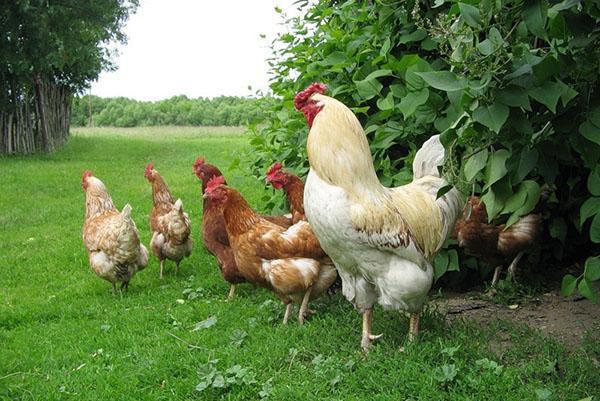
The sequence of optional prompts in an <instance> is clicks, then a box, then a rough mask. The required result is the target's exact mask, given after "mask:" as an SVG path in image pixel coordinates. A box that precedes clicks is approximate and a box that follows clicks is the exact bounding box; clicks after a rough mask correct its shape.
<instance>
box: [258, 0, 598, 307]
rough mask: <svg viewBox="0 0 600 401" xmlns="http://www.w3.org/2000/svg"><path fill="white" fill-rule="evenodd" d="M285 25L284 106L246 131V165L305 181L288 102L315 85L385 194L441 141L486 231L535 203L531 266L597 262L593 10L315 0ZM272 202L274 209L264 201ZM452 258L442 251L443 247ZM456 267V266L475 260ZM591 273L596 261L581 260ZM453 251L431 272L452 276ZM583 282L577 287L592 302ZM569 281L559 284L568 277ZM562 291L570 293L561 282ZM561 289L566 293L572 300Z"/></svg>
mask: <svg viewBox="0 0 600 401" xmlns="http://www.w3.org/2000/svg"><path fill="white" fill-rule="evenodd" d="M300 6H301V7H303V10H305V11H304V13H303V14H302V15H301V16H299V17H296V18H286V22H287V26H288V27H289V32H287V33H285V34H282V35H280V36H279V38H278V39H277V40H276V41H275V43H274V46H273V49H274V51H275V56H274V58H273V60H272V61H271V63H272V65H273V68H272V73H273V75H274V79H273V81H272V84H271V88H272V90H273V92H274V93H275V95H279V96H281V97H282V98H283V101H282V102H279V103H277V104H275V106H274V107H273V108H272V109H271V111H270V115H269V118H268V119H267V120H266V123H265V124H263V125H260V126H259V125H255V126H252V127H251V129H252V131H253V132H254V134H255V135H254V138H253V140H252V144H253V146H254V148H255V149H254V150H255V152H254V166H255V169H256V171H255V172H256V173H258V174H260V173H263V172H264V169H265V168H266V166H268V165H269V164H271V163H272V162H273V161H274V160H278V161H282V162H283V163H284V164H285V165H287V166H288V167H292V168H293V169H295V170H296V171H297V172H298V173H300V174H302V175H304V174H305V173H306V172H307V169H308V161H307V159H306V154H305V142H306V134H307V127H306V124H305V122H304V119H303V116H302V115H301V114H300V113H297V112H295V110H294V109H293V104H292V100H293V96H294V94H295V93H296V92H298V91H299V90H301V89H303V88H304V87H306V86H307V85H308V84H309V83H311V82H313V81H321V82H325V83H326V84H327V85H328V86H329V89H330V95H332V96H334V97H336V98H337V99H339V100H341V101H342V102H344V103H345V104H347V105H348V106H349V107H351V108H352V109H353V110H354V112H355V113H356V114H357V115H358V117H359V119H360V120H361V123H362V124H363V126H364V127H365V131H366V133H367V135H368V136H369V142H370V144H371V151H372V153H373V156H374V160H375V168H376V170H377V173H378V175H379V177H380V179H381V182H382V183H383V184H384V185H400V184H404V183H406V182H408V181H410V179H411V174H410V162H411V161H412V157H413V155H414V152H415V150H416V149H417V148H418V147H419V146H420V144H421V143H422V142H423V141H424V140H425V139H426V138H428V137H429V136H431V135H432V134H435V133H441V134H442V141H443V143H444V146H445V147H446V149H447V150H448V151H449V154H450V157H449V158H448V161H447V163H446V165H445V168H444V170H445V171H444V172H445V174H446V176H447V177H448V178H449V179H450V181H451V182H452V183H453V184H454V185H456V186H457V187H458V188H460V189H461V190H462V191H463V192H465V194H471V193H475V194H481V195H482V198H483V200H484V202H485V204H486V206H487V209H488V211H489V214H490V218H491V219H494V220H495V221H502V222H506V223H507V224H512V223H514V222H515V221H516V220H517V219H518V218H519V217H520V216H523V215H525V214H527V213H530V212H531V211H532V210H533V208H534V206H535V205H536V204H537V203H538V199H539V195H540V186H541V185H543V184H546V185H548V186H549V187H550V188H551V189H552V194H551V196H550V198H549V199H548V200H547V201H546V202H545V203H544V205H543V206H542V213H543V216H544V218H545V222H546V223H547V224H546V229H545V232H544V241H543V242H542V244H541V246H540V248H539V250H538V252H537V253H534V256H535V255H537V258H538V264H539V265H540V266H546V267H545V269H548V267H547V266H549V265H550V266H556V265H561V266H563V265H565V264H566V263H571V262H575V261H581V260H583V259H585V257H587V256H591V255H593V254H597V253H598V246H597V245H596V244H597V243H599V242H600V197H599V196H600V167H599V165H598V159H599V158H600V106H599V103H598V100H597V97H598V89H599V88H600V86H599V78H598V77H599V70H600V50H599V49H600V40H599V37H600V30H599V28H598V27H599V26H600V24H598V22H599V21H598V20H599V19H600V8H599V6H598V5H597V3H595V2H592V1H584V2H582V1H576V0H565V1H562V2H560V3H557V2H552V4H550V3H549V2H547V1H541V0H540V1H525V2H524V1H511V0H493V1H492V0H485V1H464V2H457V1H445V0H435V1H421V2H414V1H406V2H401V1H397V2H384V1H367V0H363V1H358V0H348V1H342V2H337V1H335V2H333V1H325V0H322V1H317V2H316V3H315V4H309V3H308V2H300ZM273 203H274V201H273ZM451 248H452V246H451ZM474 262H475V261H474V260H463V263H461V265H462V266H473V267H476V266H477V264H476V263H474ZM588 265H594V266H595V265H596V264H595V263H588ZM458 269H459V258H458V254H457V253H456V250H453V249H451V250H450V251H447V252H445V253H442V254H441V256H440V257H438V258H437V259H436V276H437V277H438V278H439V277H440V276H441V275H443V274H444V273H445V272H446V271H447V270H458ZM597 276H598V275H597V274H584V275H582V276H581V277H580V278H579V281H577V282H576V285H577V286H578V289H579V291H580V292H581V293H582V294H583V295H585V296H587V297H589V298H594V297H595V292H594V291H592V290H591V288H592V287H591V286H590V282H591V281H592V280H595V279H598V277H597ZM567 281H569V280H567ZM567 284H571V285H570V286H569V285H567V286H566V287H565V288H564V290H565V291H564V293H565V294H566V293H569V292H572V291H573V290H574V288H575V286H574V285H573V284H572V280H571V281H569V282H568V283H567ZM569 290H570V291H569Z"/></svg>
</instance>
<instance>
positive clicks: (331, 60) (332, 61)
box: [320, 52, 348, 66]
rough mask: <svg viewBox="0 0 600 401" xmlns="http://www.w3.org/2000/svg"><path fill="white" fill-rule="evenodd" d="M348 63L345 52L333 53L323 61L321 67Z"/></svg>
mask: <svg viewBox="0 0 600 401" xmlns="http://www.w3.org/2000/svg"><path fill="white" fill-rule="evenodd" d="M347 61H348V56H346V53H344V52H333V53H329V55H327V57H325V59H324V60H323V61H321V63H320V64H321V65H323V66H332V65H336V64H342V63H345V62H347Z"/></svg>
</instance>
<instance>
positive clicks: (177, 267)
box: [175, 261, 181, 277]
mask: <svg viewBox="0 0 600 401" xmlns="http://www.w3.org/2000/svg"><path fill="white" fill-rule="evenodd" d="M179 263H181V261H179V262H177V263H176V264H175V277H177V273H178V272H179Z"/></svg>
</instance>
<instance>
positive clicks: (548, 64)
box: [531, 54, 561, 81]
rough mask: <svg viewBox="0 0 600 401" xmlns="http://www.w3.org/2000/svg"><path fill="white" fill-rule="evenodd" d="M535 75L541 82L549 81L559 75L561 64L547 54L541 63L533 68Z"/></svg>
mask: <svg viewBox="0 0 600 401" xmlns="http://www.w3.org/2000/svg"><path fill="white" fill-rule="evenodd" d="M531 68H532V69H533V75H535V77H536V78H537V79H539V80H540V81H547V80H548V79H550V78H552V77H553V76H554V75H556V74H558V73H559V72H560V69H561V64H560V63H559V62H558V60H557V59H556V58H555V57H554V56H552V55H551V54H547V55H546V57H544V58H543V59H542V61H540V62H539V63H537V64H535V65H533V66H532V67H531Z"/></svg>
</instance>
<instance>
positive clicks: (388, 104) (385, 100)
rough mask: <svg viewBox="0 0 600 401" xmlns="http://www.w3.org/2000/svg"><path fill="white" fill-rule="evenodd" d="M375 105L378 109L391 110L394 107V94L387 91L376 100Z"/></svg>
mask: <svg viewBox="0 0 600 401" xmlns="http://www.w3.org/2000/svg"><path fill="white" fill-rule="evenodd" d="M377 107H379V110H384V111H385V110H391V109H393V108H394V95H393V94H392V92H389V93H388V94H387V96H386V97H382V98H380V99H378V100H377Z"/></svg>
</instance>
